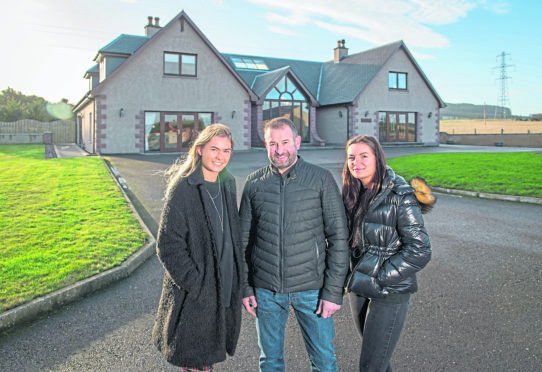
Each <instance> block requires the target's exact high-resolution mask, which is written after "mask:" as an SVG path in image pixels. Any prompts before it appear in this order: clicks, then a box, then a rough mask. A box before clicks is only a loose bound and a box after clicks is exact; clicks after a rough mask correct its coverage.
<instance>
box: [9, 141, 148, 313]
mask: <svg viewBox="0 0 542 372" xmlns="http://www.w3.org/2000/svg"><path fill="white" fill-rule="evenodd" d="M0 164H1V166H0V190H2V191H1V193H0V241H1V242H2V244H1V245H0V312H2V311H5V310H7V309H10V308H12V307H15V306H17V305H20V304H22V303H25V302H28V301H30V300H32V299H33V298H35V297H38V296H41V295H44V294H47V293H49V292H52V291H54V290H56V289H59V288H62V287H65V286H66V285H69V284H72V283H75V282H77V281H79V280H81V279H84V278H87V277H90V276H92V275H94V274H97V273H100V272H102V271H105V270H107V269H109V268H112V267H114V266H116V265H119V264H121V263H122V262H123V261H124V260H125V259H126V258H127V257H129V256H130V255H131V254H132V253H134V252H135V251H137V250H138V249H139V248H140V247H141V245H142V244H143V243H144V242H145V239H146V234H145V233H144V232H143V231H142V229H141V227H140V226H139V224H138V222H137V220H136V218H135V217H134V216H133V214H132V212H131V209H130V207H129V206H128V205H127V203H126V201H125V199H124V198H123V196H122V194H121V192H120V191H119V189H118V187H117V185H116V184H115V182H114V181H113V180H112V179H111V176H110V175H109V173H108V171H107V169H106V168H105V165H104V164H103V162H102V160H101V159H100V158H98V157H84V158H74V159H44V145H0Z"/></svg>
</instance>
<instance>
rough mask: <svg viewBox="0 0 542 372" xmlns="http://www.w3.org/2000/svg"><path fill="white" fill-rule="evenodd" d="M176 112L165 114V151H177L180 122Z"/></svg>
mask: <svg viewBox="0 0 542 372" xmlns="http://www.w3.org/2000/svg"><path fill="white" fill-rule="evenodd" d="M177 120H178V119H177V115H176V114H165V115H164V151H177V147H178V145H177V142H178V137H179V124H178V121H177Z"/></svg>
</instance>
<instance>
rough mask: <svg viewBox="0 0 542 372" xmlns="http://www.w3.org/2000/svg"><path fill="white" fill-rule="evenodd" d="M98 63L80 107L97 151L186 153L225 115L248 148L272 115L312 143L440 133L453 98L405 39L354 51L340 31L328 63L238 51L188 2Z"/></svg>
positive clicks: (432, 139)
mask: <svg viewBox="0 0 542 372" xmlns="http://www.w3.org/2000/svg"><path fill="white" fill-rule="evenodd" d="M94 62H95V63H96V64H95V65H94V66H92V67H91V68H90V69H89V70H87V71H86V73H85V75H84V77H85V78H86V79H88V81H89V90H88V92H87V93H86V94H85V96H84V97H83V98H82V99H81V100H80V101H79V102H78V103H77V104H76V106H75V107H74V112H75V114H76V116H77V128H78V141H79V143H80V144H81V145H82V146H83V147H84V148H85V149H86V150H87V151H89V152H91V153H102V154H112V153H161V152H182V151H186V150H188V148H189V147H190V145H191V143H192V141H193V140H194V138H195V136H196V135H197V133H198V131H200V130H201V129H202V128H204V127H205V126H207V125H209V124H211V123H215V122H220V123H223V124H226V125H228V126H229V127H230V128H231V129H232V132H233V135H234V139H235V148H236V149H237V150H247V149H250V148H253V147H261V146H263V145H264V139H263V130H262V128H263V125H264V124H265V122H266V121H268V120H270V119H272V118H274V117H277V116H284V115H286V116H288V117H289V118H291V119H292V121H293V122H294V123H295V125H296V126H297V127H298V131H299V134H300V135H301V137H302V144H303V145H304V146H311V145H313V146H330V145H341V146H342V145H344V143H345V142H346V140H347V139H348V138H350V137H352V136H354V135H358V134H371V135H374V136H376V137H377V138H379V140H380V141H381V143H383V144H392V143H393V144H397V143H409V144H420V145H428V146H435V145H438V143H439V111H440V109H441V108H443V107H445V104H444V102H443V101H442V99H441V98H440V97H439V95H438V93H437V92H436V90H435V89H434V88H433V86H432V85H431V83H430V82H429V80H428V79H427V77H426V76H425V75H424V73H423V71H422V70H421V68H420V67H419V65H418V64H417V63H416V61H415V59H414V57H413V56H412V54H411V53H410V52H409V50H408V48H407V47H406V45H405V44H404V42H403V41H398V42H395V43H392V44H388V45H384V46H381V47H378V48H375V49H371V50H368V51H365V52H361V53H357V54H352V55H349V54H348V48H346V47H345V41H344V40H339V41H338V42H337V46H336V47H335V49H334V54H333V59H331V60H330V61H328V62H315V61H301V60H294V59H280V58H270V57H263V56H248V55H237V54H226V53H220V52H219V51H218V50H217V49H216V48H215V47H214V46H213V45H212V43H211V42H210V41H209V40H208V39H207V38H206V36H205V35H204V34H203V33H202V32H201V30H200V29H199V28H198V27H197V26H196V25H195V24H194V22H193V21H192V20H191V19H190V18H189V17H188V15H187V14H186V13H185V12H184V11H181V12H180V13H179V14H178V15H177V16H176V17H175V18H173V19H172V20H171V21H170V22H169V23H168V24H166V25H165V26H163V27H161V26H160V24H159V19H158V18H154V19H153V17H149V18H148V22H147V25H146V26H145V35H144V36H136V35H126V34H122V35H120V36H118V37H117V38H116V39H114V40H113V41H112V42H111V43H109V44H107V45H106V46H104V47H103V48H101V49H100V50H99V51H98V52H97V54H96V57H95V58H94Z"/></svg>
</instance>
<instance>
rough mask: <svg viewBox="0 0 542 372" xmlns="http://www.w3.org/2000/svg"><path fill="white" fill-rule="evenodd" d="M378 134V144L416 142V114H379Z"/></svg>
mask: <svg viewBox="0 0 542 372" xmlns="http://www.w3.org/2000/svg"><path fill="white" fill-rule="evenodd" d="M378 134H379V140H380V142H416V113H414V112H380V113H379V114H378Z"/></svg>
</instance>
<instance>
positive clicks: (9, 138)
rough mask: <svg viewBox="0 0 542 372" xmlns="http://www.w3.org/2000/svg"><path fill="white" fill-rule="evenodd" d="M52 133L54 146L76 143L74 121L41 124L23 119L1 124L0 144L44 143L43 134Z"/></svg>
mask: <svg viewBox="0 0 542 372" xmlns="http://www.w3.org/2000/svg"><path fill="white" fill-rule="evenodd" d="M46 132H50V133H51V140H52V143H54V144H60V143H75V142H76V129H75V121H74V120H56V121H50V122H41V121H36V120H32V119H23V120H18V121H14V122H11V123H4V122H0V144H23V143H44V142H43V134H44V133H46Z"/></svg>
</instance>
